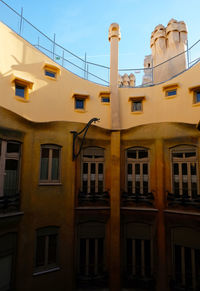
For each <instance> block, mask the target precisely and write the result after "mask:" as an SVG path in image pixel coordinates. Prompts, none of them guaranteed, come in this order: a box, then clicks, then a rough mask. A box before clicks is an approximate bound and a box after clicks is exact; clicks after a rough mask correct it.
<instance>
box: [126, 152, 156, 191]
mask: <svg viewBox="0 0 200 291" xmlns="http://www.w3.org/2000/svg"><path fill="white" fill-rule="evenodd" d="M131 149H132V150H136V159H133V158H128V151H129V150H131ZM139 150H145V151H147V153H148V157H147V158H141V159H139V157H138V156H139ZM130 163H131V164H132V174H131V175H132V193H131V194H136V185H135V184H136V177H135V181H133V176H134V171H133V165H135V164H139V165H140V172H141V169H142V167H143V164H147V169H148V174H147V176H148V193H150V189H151V187H150V150H149V149H148V148H145V147H130V148H127V149H126V151H125V165H126V169H125V189H126V192H127V193H129V192H128V164H130ZM142 170H143V169H142ZM143 175H144V174H143ZM143 175H140V176H142V178H141V177H140V194H141V195H145V193H144V191H143V190H144V188H143V184H142V182H144V179H143ZM145 175H146V174H145ZM134 185H135V187H133V186H134ZM141 185H142V186H141ZM133 188H135V192H133ZM141 189H142V190H141Z"/></svg>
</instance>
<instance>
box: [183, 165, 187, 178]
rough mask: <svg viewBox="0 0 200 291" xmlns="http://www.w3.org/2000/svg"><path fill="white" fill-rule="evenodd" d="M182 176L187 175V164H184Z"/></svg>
mask: <svg viewBox="0 0 200 291" xmlns="http://www.w3.org/2000/svg"><path fill="white" fill-rule="evenodd" d="M182 175H187V164H186V163H183V164H182Z"/></svg>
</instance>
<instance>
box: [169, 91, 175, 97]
mask: <svg viewBox="0 0 200 291" xmlns="http://www.w3.org/2000/svg"><path fill="white" fill-rule="evenodd" d="M173 95H176V90H170V91H167V96H173Z"/></svg>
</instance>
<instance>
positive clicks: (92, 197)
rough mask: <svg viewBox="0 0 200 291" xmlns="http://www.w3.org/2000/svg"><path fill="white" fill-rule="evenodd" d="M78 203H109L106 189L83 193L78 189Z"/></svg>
mask: <svg viewBox="0 0 200 291" xmlns="http://www.w3.org/2000/svg"><path fill="white" fill-rule="evenodd" d="M78 203H79V205H107V206H108V205H109V204H110V196H109V192H108V191H104V192H92V193H85V192H82V191H79V195H78Z"/></svg>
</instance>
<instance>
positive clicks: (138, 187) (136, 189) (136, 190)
mask: <svg viewBox="0 0 200 291" xmlns="http://www.w3.org/2000/svg"><path fill="white" fill-rule="evenodd" d="M135 193H138V194H140V182H139V181H136V182H135Z"/></svg>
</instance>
